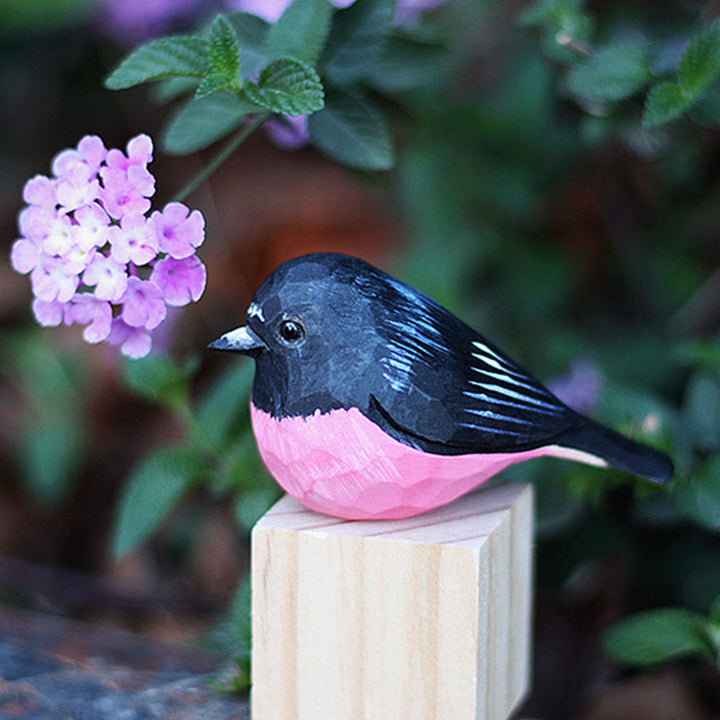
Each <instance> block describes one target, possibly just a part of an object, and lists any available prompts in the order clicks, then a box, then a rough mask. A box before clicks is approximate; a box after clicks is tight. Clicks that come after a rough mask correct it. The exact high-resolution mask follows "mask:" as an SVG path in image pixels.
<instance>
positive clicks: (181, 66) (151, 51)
mask: <svg viewBox="0 0 720 720" xmlns="http://www.w3.org/2000/svg"><path fill="white" fill-rule="evenodd" d="M208 49H209V46H208V42H207V40H205V39H203V38H200V37H196V36H194V35H177V36H173V37H166V38H160V39H158V40H153V41H152V42H149V43H147V44H146V45H142V46H140V47H139V48H138V49H137V50H135V51H133V52H132V53H130V55H128V56H127V57H126V58H125V59H124V60H123V61H122V62H121V63H120V65H118V67H117V68H116V69H115V70H114V71H113V72H112V73H111V74H110V76H109V77H108V78H107V79H106V80H105V87H107V88H108V89H110V90H124V89H125V88H129V87H133V86H134V85H140V84H141V83H146V82H150V81H152V80H160V79H162V78H168V77H197V78H201V77H203V76H204V75H205V74H206V73H207V70H208V59H207V55H208Z"/></svg>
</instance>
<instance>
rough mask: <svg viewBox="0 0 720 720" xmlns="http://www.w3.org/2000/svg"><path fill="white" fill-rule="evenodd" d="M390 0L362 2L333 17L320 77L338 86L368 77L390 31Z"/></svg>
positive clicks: (391, 5) (392, 14) (367, 0)
mask: <svg viewBox="0 0 720 720" xmlns="http://www.w3.org/2000/svg"><path fill="white" fill-rule="evenodd" d="M394 13H395V7H394V3H393V2H392V0H363V2H356V3H354V4H353V5H351V6H350V7H349V8H347V9H346V10H342V11H340V12H336V13H335V15H334V16H333V22H332V27H331V30H330V36H329V37H328V41H327V45H326V48H325V52H324V54H323V57H322V63H321V65H322V70H323V74H324V75H325V76H327V77H328V79H330V80H332V82H334V83H336V84H338V85H349V84H352V83H355V82H359V81H360V80H363V79H364V78H366V77H368V76H369V75H370V74H371V72H372V69H373V67H374V65H375V64H376V63H377V62H378V60H379V59H380V57H381V56H382V52H383V49H384V46H385V43H386V41H387V39H388V37H389V36H390V32H391V30H392V28H393V24H392V23H393V17H394Z"/></svg>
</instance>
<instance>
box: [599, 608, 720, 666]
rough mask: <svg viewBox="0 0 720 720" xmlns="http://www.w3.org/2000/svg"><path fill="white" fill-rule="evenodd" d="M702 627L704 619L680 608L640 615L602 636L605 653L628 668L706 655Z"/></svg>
mask: <svg viewBox="0 0 720 720" xmlns="http://www.w3.org/2000/svg"><path fill="white" fill-rule="evenodd" d="M703 624H704V618H702V617H701V616H700V615H696V614H695V613H691V612H689V611H688V610H684V609H682V608H663V609H661V610H651V611H649V612H645V613H640V614H638V615H635V616H633V617H631V618H628V619H627V620H625V621H624V622H621V623H620V624H618V625H616V626H615V627H613V628H611V630H610V631H609V632H608V633H607V635H606V636H605V640H604V647H605V651H606V652H607V653H609V654H610V655H612V656H613V657H614V658H615V659H616V660H619V661H621V662H624V663H628V664H631V665H650V664H652V663H658V662H663V661H665V660H670V659H671V658H676V657H681V656H687V655H696V654H699V653H706V652H707V651H708V647H707V644H706V643H705V642H704V640H703V635H702V628H703Z"/></svg>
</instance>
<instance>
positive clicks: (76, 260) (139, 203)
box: [10, 135, 206, 358]
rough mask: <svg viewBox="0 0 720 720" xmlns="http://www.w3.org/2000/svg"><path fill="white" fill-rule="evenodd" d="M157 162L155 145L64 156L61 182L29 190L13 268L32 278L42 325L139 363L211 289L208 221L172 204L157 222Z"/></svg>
mask: <svg viewBox="0 0 720 720" xmlns="http://www.w3.org/2000/svg"><path fill="white" fill-rule="evenodd" d="M152 152H153V145H152V140H151V139H150V138H149V137H148V136H147V135H138V136H137V137H134V138H133V139H132V140H130V142H128V144H127V148H126V152H125V153H123V152H122V151H121V150H117V149H111V150H107V149H106V148H105V145H104V144H103V142H102V140H101V139H100V138H99V137H97V136H95V135H88V136H86V137H84V138H83V139H82V140H80V142H79V143H78V146H77V148H76V149H70V150H63V151H62V152H61V153H59V154H58V155H57V156H56V157H55V159H54V160H53V163H52V177H47V176H45V175H37V176H35V177H34V178H31V179H30V180H28V182H27V183H26V184H25V188H24V190H23V199H24V200H25V202H26V203H27V206H26V207H25V208H23V209H22V210H21V211H20V214H19V216H18V226H19V228H20V234H21V237H20V238H19V239H18V240H16V241H15V243H14V244H13V246H12V250H11V253H10V260H11V263H12V266H13V268H14V269H15V270H16V271H17V272H19V273H22V274H27V273H29V274H30V281H31V283H32V290H33V295H34V296H35V297H34V300H33V304H32V308H33V313H34V315H35V318H36V319H37V321H38V322H39V323H40V324H41V325H45V326H57V325H60V324H61V323H63V324H65V325H72V324H74V323H78V324H80V325H84V326H85V329H84V331H83V337H84V338H85V340H86V341H87V342H89V343H98V342H102V341H107V342H109V343H112V344H114V345H120V346H121V350H122V352H123V354H125V355H128V356H129V357H134V358H138V357H143V356H144V355H147V354H148V353H149V352H150V348H151V346H152V339H151V331H153V330H154V329H155V328H157V327H158V325H160V323H161V322H162V321H163V320H164V319H165V317H166V315H167V306H168V305H171V306H183V305H187V304H188V303H189V302H191V301H196V300H198V299H199V298H200V296H201V295H202V294H203V291H204V290H205V281H206V270H205V266H204V265H203V263H202V262H201V261H200V259H199V258H198V257H197V256H196V254H195V250H196V248H197V247H199V246H200V245H201V244H202V242H203V240H204V239H205V219H204V218H203V216H202V214H201V213H200V211H198V210H193V211H192V212H190V210H189V209H188V208H187V207H186V206H185V205H183V204H182V203H178V202H171V203H169V204H167V205H166V206H165V207H164V208H163V210H162V211H160V210H156V211H155V212H153V213H152V214H150V215H148V212H149V210H150V206H151V203H150V200H149V198H150V197H152V195H153V194H154V193H155V178H154V177H153V175H152V173H150V171H149V170H148V169H147V165H148V163H150V162H151V161H152Z"/></svg>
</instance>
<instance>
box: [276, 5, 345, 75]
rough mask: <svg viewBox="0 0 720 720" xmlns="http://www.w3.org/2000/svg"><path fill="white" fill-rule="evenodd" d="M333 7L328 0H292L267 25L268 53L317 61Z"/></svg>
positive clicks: (326, 34) (325, 37)
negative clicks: (268, 26)
mask: <svg viewBox="0 0 720 720" xmlns="http://www.w3.org/2000/svg"><path fill="white" fill-rule="evenodd" d="M333 11H334V8H333V6H332V5H331V4H330V3H329V2H328V0H295V1H294V2H293V3H291V4H290V5H289V6H288V8H287V9H286V10H285V12H284V13H283V14H282V15H281V16H280V17H279V18H278V20H277V22H276V23H275V24H274V25H271V26H270V30H269V31H268V36H267V45H266V53H267V57H268V58H270V59H275V58H280V57H291V58H295V59H296V60H301V61H303V62H306V63H308V64H310V65H313V64H314V63H316V62H317V59H318V57H319V56H320V52H321V51H322V49H323V46H324V45H325V40H326V39H327V36H328V32H329V31H330V19H331V18H332V14H333Z"/></svg>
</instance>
